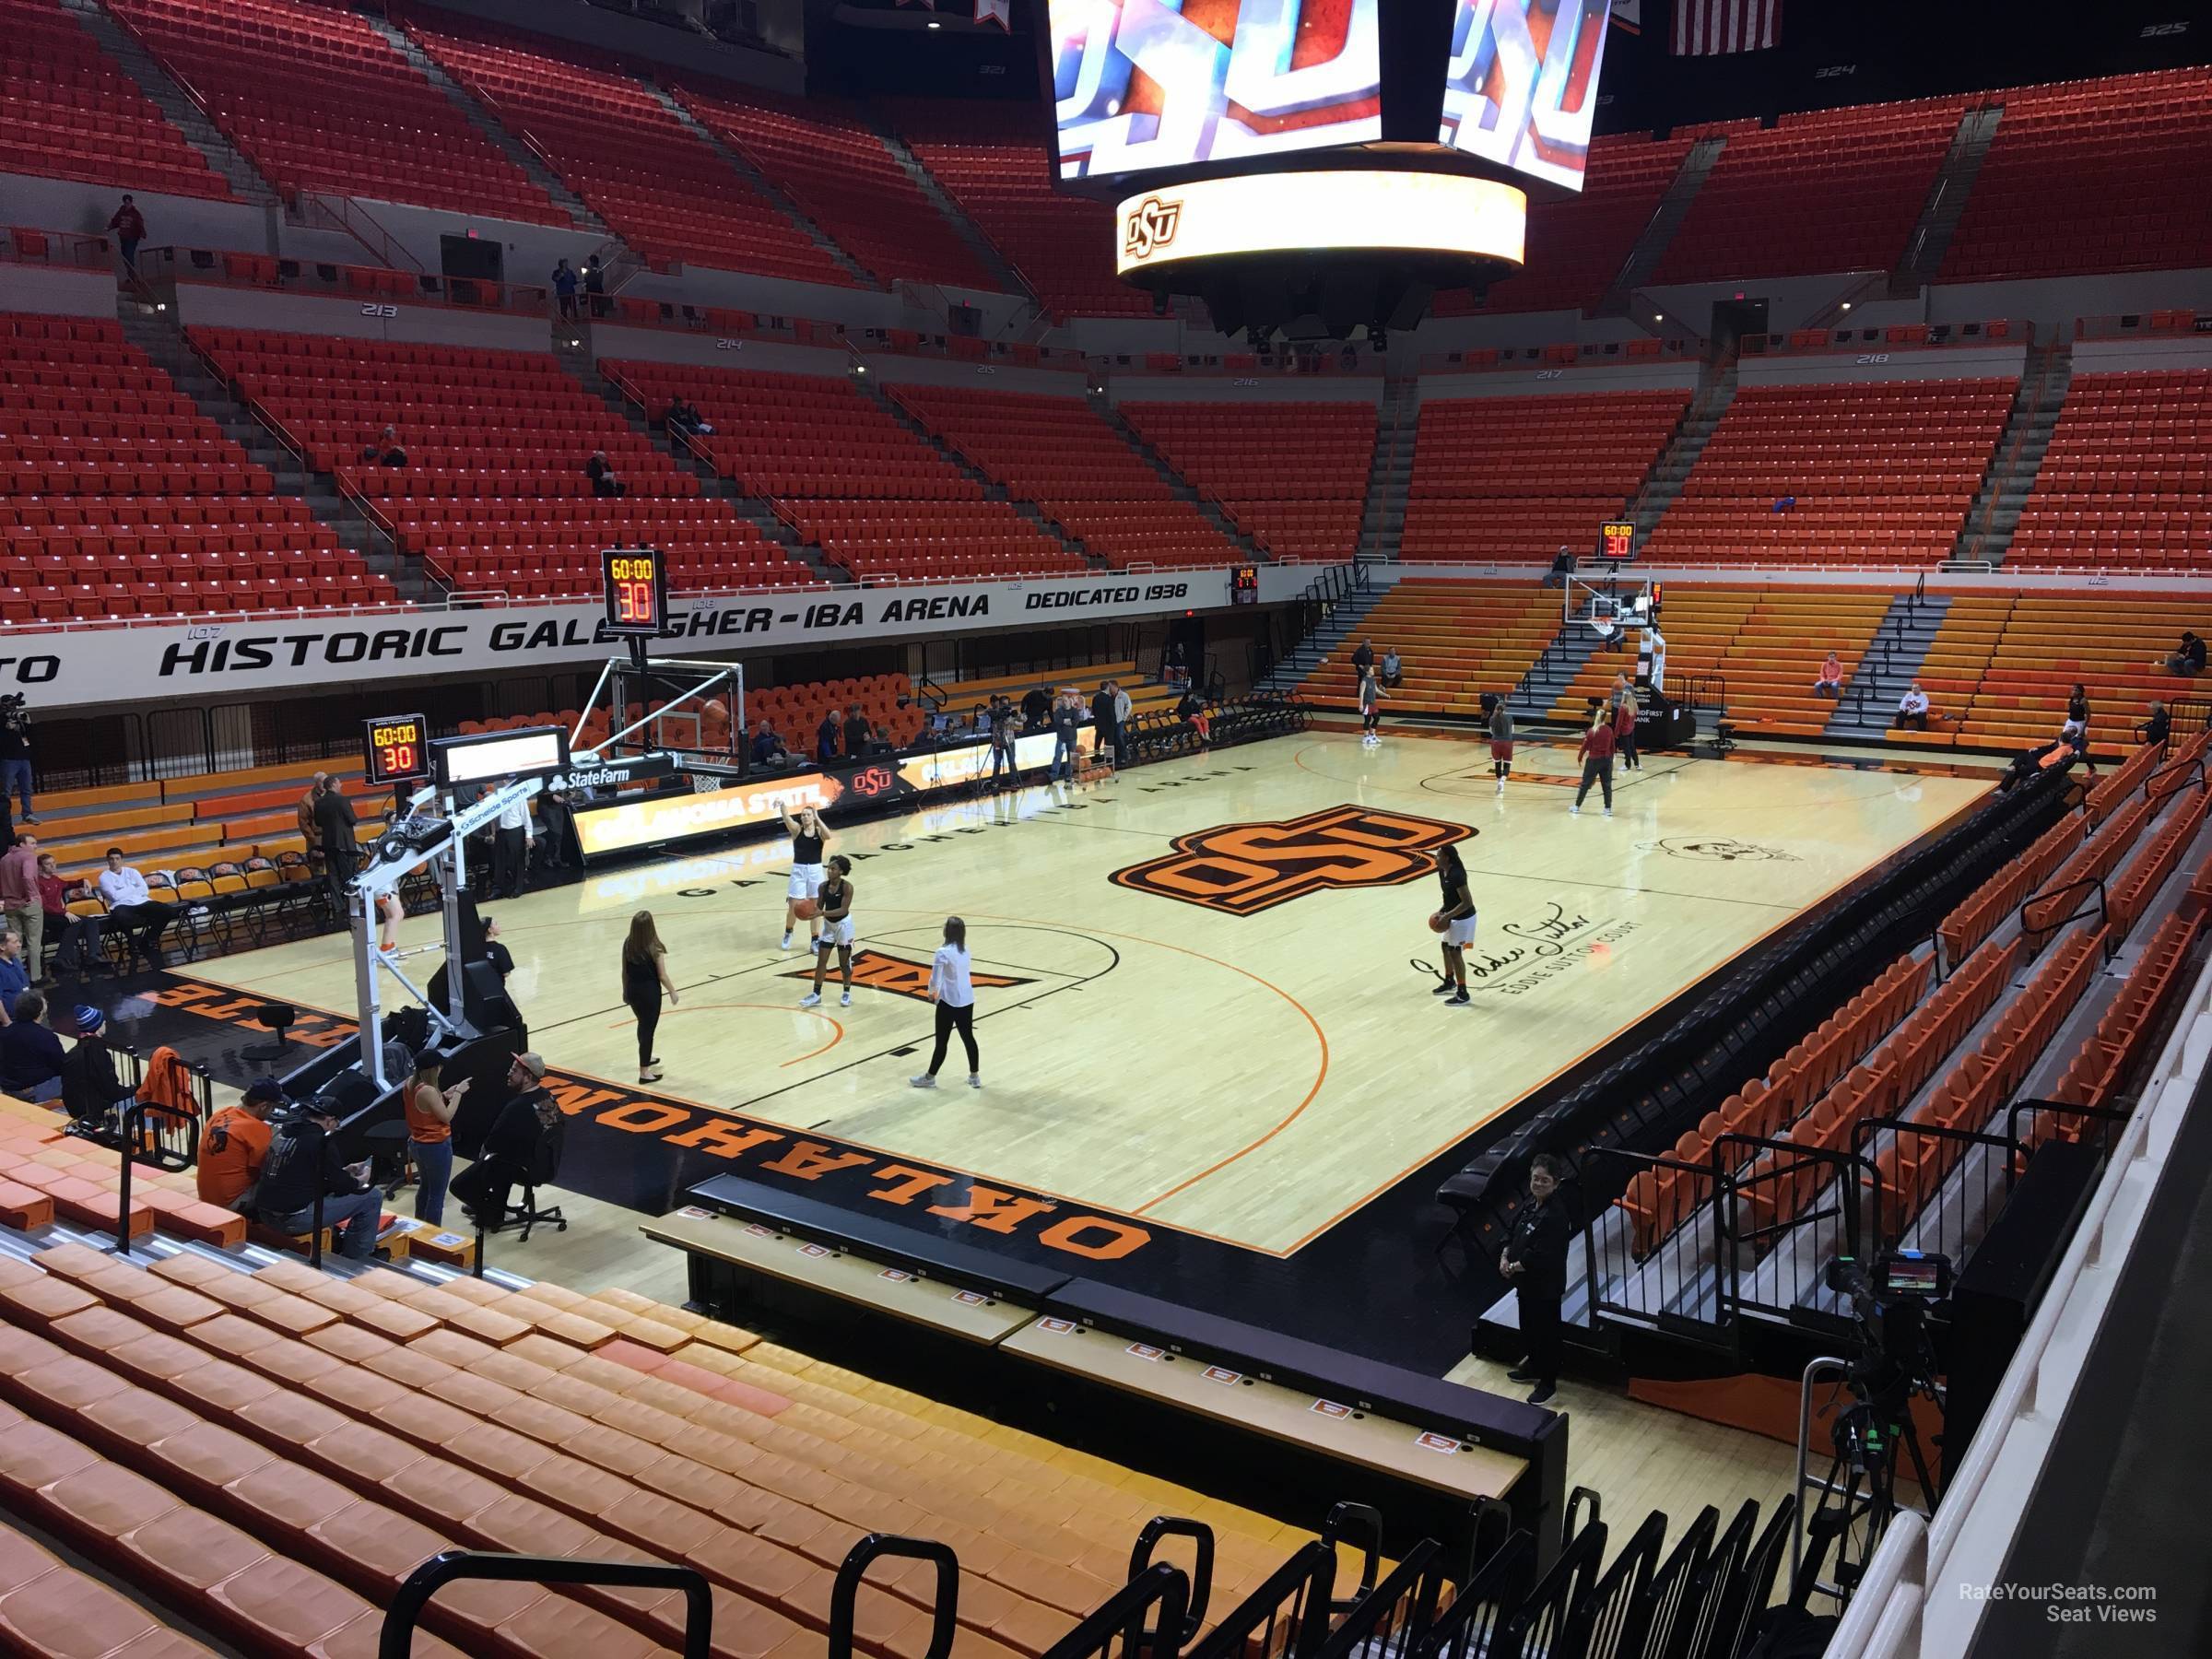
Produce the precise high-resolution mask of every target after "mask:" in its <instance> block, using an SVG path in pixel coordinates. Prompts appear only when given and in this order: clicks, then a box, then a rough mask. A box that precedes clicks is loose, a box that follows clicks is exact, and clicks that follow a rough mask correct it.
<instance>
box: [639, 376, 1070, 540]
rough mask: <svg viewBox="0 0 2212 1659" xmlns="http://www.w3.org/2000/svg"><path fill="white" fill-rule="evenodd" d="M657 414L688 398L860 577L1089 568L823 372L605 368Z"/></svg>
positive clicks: (795, 519)
mask: <svg viewBox="0 0 2212 1659" xmlns="http://www.w3.org/2000/svg"><path fill="white" fill-rule="evenodd" d="M601 368H602V370H603V371H605V372H606V373H608V374H610V375H612V376H615V377H616V378H617V379H618V381H619V382H621V383H622V384H624V385H625V386H626V387H627V388H628V389H629V391H630V392H632V393H633V394H635V395H637V396H638V397H640V398H641V399H642V400H643V404H644V407H645V409H646V411H647V412H649V413H653V414H658V413H660V412H661V411H663V410H665V409H666V407H667V406H668V403H669V400H670V399H671V398H673V397H675V396H676V395H677V394H679V393H680V394H682V395H683V396H684V397H685V398H687V399H688V400H689V401H690V402H692V403H694V404H697V405H698V406H699V410H700V414H701V415H702V416H703V417H705V418H706V420H707V421H708V423H709V424H710V425H712V427H713V429H714V430H713V432H712V435H710V436H707V437H704V438H701V439H700V440H699V446H700V449H701V451H702V452H703V453H705V454H706V455H707V456H708V457H709V458H711V459H712V462H713V464H714V465H715V467H716V468H717V469H718V470H720V471H721V472H723V473H724V474H725V475H726V476H728V477H732V478H735V480H736V481H737V482H738V483H740V484H742V485H743V486H744V487H745V489H746V492H747V494H749V495H756V496H760V497H763V498H765V499H767V500H771V501H772V502H774V503H775V504H776V507H777V509H778V511H779V512H782V514H783V516H784V517H785V518H787V519H788V520H789V521H790V522H791V523H792V524H794V526H795V527H796V529H797V530H798V532H799V534H800V535H803V536H804V537H805V538H806V540H807V541H809V542H812V543H814V544H815V545H816V546H818V547H820V548H821V549H822V552H823V555H824V557H826V558H827V559H830V561H831V562H832V563H834V564H838V565H841V566H843V567H844V568H845V569H846V570H848V571H851V572H852V573H853V575H854V576H855V577H861V576H873V577H882V576H912V577H924V576H952V575H963V576H965V575H972V576H984V575H1033V574H1039V573H1042V572H1047V571H1079V570H1081V569H1083V568H1084V567H1083V562H1082V560H1081V559H1079V558H1077V556H1076V555H1075V554H1074V553H1072V552H1070V551H1069V550H1068V549H1067V548H1066V547H1065V546H1063V545H1062V544H1061V543H1060V542H1059V541H1058V540H1057V538H1055V537H1053V536H1051V535H1047V534H1046V533H1045V532H1043V531H1042V530H1041V529H1039V528H1038V527H1037V526H1036V525H1035V524H1030V522H1029V521H1028V520H1026V519H1024V518H1022V517H1021V516H1020V515H1019V514H1018V513H1017V512H1015V511H1014V509H1013V508H1012V507H1011V506H1010V505H1008V504H1007V503H1006V502H1005V501H990V500H984V499H983V488H982V485H981V484H979V483H977V482H976V480H974V479H973V478H971V477H968V476H967V475H965V474H964V473H962V472H961V471H960V470H959V468H958V467H956V466H954V465H952V463H951V462H949V461H947V459H946V458H945V457H944V456H943V455H942V454H940V453H937V451H936V450H935V449H934V448H932V447H931V446H930V444H929V442H928V441H926V440H924V438H922V437H920V436H919V435H918V434H916V433H915V432H913V431H912V429H909V428H908V427H906V426H904V425H902V424H900V420H899V418H898V417H897V416H895V415H894V414H892V413H891V412H890V411H889V410H888V409H886V408H885V407H883V406H882V405H880V404H878V403H877V402H875V401H874V400H873V399H871V398H870V397H868V396H867V395H866V394H865V393H863V392H861V391H859V390H857V389H856V388H855V387H853V384H852V383H851V382H847V381H842V380H832V379H830V378H829V377H828V376H825V375H812V374H783V373H766V372H747V371H737V370H724V369H697V368H689V367H686V366H684V365H681V364H675V363H654V362H643V361H606V362H603V363H602V364H601Z"/></svg>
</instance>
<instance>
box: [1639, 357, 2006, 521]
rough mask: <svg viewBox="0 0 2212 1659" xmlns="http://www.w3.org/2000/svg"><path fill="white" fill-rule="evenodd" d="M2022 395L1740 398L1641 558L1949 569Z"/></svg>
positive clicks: (1845, 390) (1922, 390) (1910, 389)
mask: <svg viewBox="0 0 2212 1659" xmlns="http://www.w3.org/2000/svg"><path fill="white" fill-rule="evenodd" d="M2014 384H2015V382H2012V381H2009V380H1995V379H1984V380H1924V381H1884V382H1854V383H1852V384H1849V385H1751V386H1746V387H1744V388H1743V389H1742V390H1741V391H1739V392H1738V393H1737V394H1735V401H1734V402H1732V403H1731V404H1730V405H1729V406H1728V410H1727V413H1726V414H1724V416H1722V418H1721V422H1720V425H1719V426H1718V427H1716V428H1715V429H1714V430H1713V434H1712V440H1711V441H1709V442H1708V443H1707V444H1706V446H1705V450H1704V453H1702V454H1700V456H1699V457H1698V463H1697V465H1696V466H1695V467H1693V468H1692V469H1691V471H1690V475H1689V477H1688V481H1687V482H1686V483H1685V484H1684V486H1683V488H1682V493H1681V495H1680V496H1679V497H1678V498H1677V500H1676V501H1675V502H1674V504H1673V505H1672V506H1670V507H1669V508H1668V509H1667V511H1666V513H1665V516H1664V517H1663V518H1662V519H1661V520H1660V521H1659V524H1658V527H1657V528H1656V529H1654V530H1653V533H1652V535H1651V538H1650V540H1649V541H1648V542H1647V543H1646V544H1645V547H1644V551H1643V557H1644V558H1647V559H1672V560H1678V561H1682V562H1687V563H1693V564H1712V563H1723V564H1727V563H1741V562H1747V561H1754V560H1760V561H1766V562H1770V563H1778V564H1779V563H1796V564H1821V563H1847V562H1865V563H1880V564H1912V563H1926V564H1933V563H1935V561H1936V560H1938V559H1945V558H1947V557H1949V555H1950V552H1951V550H1952V548H1953V547H1954V545H1955V544H1956V542H1957V540H1958V536H1959V530H1960V529H1961V528H1962V527H1963V526H1964V524H1965V521H1966V514H1967V509H1968V508H1969V507H1970V506H1971V504H1972V502H1973V499H1974V492H1975V490H1976V489H1977V488H1979V487H1980V485H1981V482H1982V476H1983V472H1984V471H1985V470H1986V469H1987V467H1988V465H1989V462H1990V458H1991V456H1992V454H1993V453H1994V452H1995V449H1996V443H1997V438H1998V435H1999V434H2000V433H2001V432H2002V431H2003V429H2004V426H2005V418H2006V411H2007V409H2008V408H2009V406H2010V403H2011V398H2012V394H2013V391H2014ZM1785 502H1794V504H1793V505H1787V506H1785V505H1783V503H1785Z"/></svg>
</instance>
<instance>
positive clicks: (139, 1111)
mask: <svg viewBox="0 0 2212 1659" xmlns="http://www.w3.org/2000/svg"><path fill="white" fill-rule="evenodd" d="M148 1114H153V1115H156V1116H160V1117H171V1118H176V1119H178V1120H179V1121H180V1122H182V1124H183V1125H184V1149H183V1151H182V1153H181V1154H180V1153H171V1152H169V1151H167V1150H166V1149H165V1148H164V1147H162V1146H161V1145H160V1143H159V1142H157V1143H156V1145H155V1147H154V1148H153V1152H152V1156H150V1157H149V1158H148V1159H147V1162H149V1163H151V1164H152V1165H153V1166H154V1168H156V1169H158V1170H171V1171H175V1170H189V1169H191V1168H192V1166H193V1165H194V1163H196V1162H198V1161H199V1156H200V1120H199V1117H198V1115H197V1114H196V1113H194V1112H180V1111H179V1110H178V1109H177V1108H176V1107H174V1106H171V1105H169V1104H168V1103H167V1102H165V1101H161V1100H133V1101H132V1102H131V1103H130V1105H129V1106H127V1107H126V1108H124V1113H123V1146H122V1154H123V1169H122V1171H121V1173H120V1174H119V1175H118V1177H117V1179H116V1182H115V1253H116V1254H118V1255H126V1256H127V1255H129V1254H130V1253H131V1171H132V1169H133V1167H134V1166H135V1165H136V1163H137V1162H138V1159H139V1156H140V1153H139V1147H140V1144H141V1143H142V1141H143V1140H144V1138H145V1135H146V1131H147V1117H148Z"/></svg>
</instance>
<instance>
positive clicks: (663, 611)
mask: <svg viewBox="0 0 2212 1659" xmlns="http://www.w3.org/2000/svg"><path fill="white" fill-rule="evenodd" d="M599 559H600V568H601V571H603V573H604V574H605V576H606V631H607V632H608V633H611V634H617V635H619V636H622V637H624V638H628V639H640V640H649V639H653V638H654V637H655V636H657V635H658V634H659V633H660V632H661V630H662V629H663V628H664V627H665V625H666V623H667V621H668V560H667V557H666V556H665V554H663V553H662V551H661V550H660V549H659V548H658V547H608V548H606V549H605V550H604V551H602V552H601V553H600V555H599Z"/></svg>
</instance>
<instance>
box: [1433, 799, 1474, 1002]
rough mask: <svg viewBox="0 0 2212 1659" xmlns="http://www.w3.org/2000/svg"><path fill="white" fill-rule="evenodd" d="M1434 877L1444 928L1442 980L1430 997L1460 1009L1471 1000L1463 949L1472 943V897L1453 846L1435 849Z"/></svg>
mask: <svg viewBox="0 0 2212 1659" xmlns="http://www.w3.org/2000/svg"><path fill="white" fill-rule="evenodd" d="M1467 833H1468V834H1469V835H1470V836H1475V835H1480V834H1481V833H1482V831H1481V830H1468V831H1467ZM1436 874H1437V877H1438V878H1439V879H1440V880H1441V882H1442V883H1443V888H1444V901H1443V904H1442V905H1441V907H1440V908H1439V909H1438V911H1437V912H1436V913H1437V915H1438V916H1439V917H1440V918H1441V920H1442V922H1443V924H1444V929H1443V932H1444V977H1443V978H1442V979H1441V980H1440V981H1438V982H1437V986H1436V990H1435V991H1434V992H1433V993H1432V994H1434V995H1437V996H1446V997H1448V999H1449V1000H1447V1001H1446V1002H1445V1004H1444V1006H1446V1007H1448V1008H1458V1007H1464V1006H1466V1004H1467V1003H1468V1002H1469V1001H1470V1000H1471V999H1470V998H1469V997H1468V995H1467V958H1466V947H1468V946H1470V945H1472V944H1473V943H1474V942H1475V895H1474V894H1473V893H1472V892H1470V891H1469V890H1468V888H1467V866H1466V865H1465V863H1463V862H1462V861H1461V859H1460V856H1459V849H1458V848H1457V847H1455V846H1445V847H1441V848H1439V849H1438V851H1437V854H1436Z"/></svg>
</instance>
